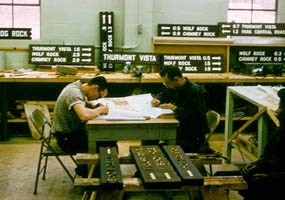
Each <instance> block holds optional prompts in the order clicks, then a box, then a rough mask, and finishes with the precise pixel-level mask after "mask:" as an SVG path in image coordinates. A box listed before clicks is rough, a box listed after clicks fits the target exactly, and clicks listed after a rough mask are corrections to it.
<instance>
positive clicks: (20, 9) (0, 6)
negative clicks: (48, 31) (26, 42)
mask: <svg viewBox="0 0 285 200" xmlns="http://www.w3.org/2000/svg"><path fill="white" fill-rule="evenodd" d="M0 27H1V28H31V29H32V31H31V32H32V39H33V40H38V39H40V0H0Z"/></svg>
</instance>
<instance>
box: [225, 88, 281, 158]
mask: <svg viewBox="0 0 285 200" xmlns="http://www.w3.org/2000/svg"><path fill="white" fill-rule="evenodd" d="M279 89H280V88H279ZM277 90H278V88H272V87H270V86H231V87H228V88H227V99H226V101H227V102H226V122H225V156H226V157H227V158H229V160H230V159H231V149H232V148H233V147H234V146H235V143H233V140H235V139H236V138H237V137H238V135H239V134H240V133H242V132H243V131H244V130H245V129H246V128H247V127H249V126H250V125H251V124H252V123H253V122H255V121H257V148H256V151H257V155H253V154H252V152H248V151H245V150H244V153H246V154H247V156H248V157H250V158H252V159H257V158H259V157H260V156H261V155H262V153H263V150H264V147H265V145H266V143H267V139H268V126H269V125H268V121H269V120H268V117H270V118H271V120H272V121H273V122H274V123H275V125H276V126H278V125H279V121H278V119H277V117H276V115H275V114H274V112H276V110H277V109H278V105H279V97H277ZM237 98H240V99H243V100H245V101H247V102H248V103H250V104H252V105H254V106H256V107H257V112H256V113H255V114H254V115H253V116H252V118H250V119H249V120H248V121H246V122H245V123H244V125H243V126H241V127H240V128H239V129H238V130H236V131H233V110H234V103H235V100H236V99H237ZM238 147H239V146H238ZM239 148H240V147H239ZM241 150H243V149H241Z"/></svg>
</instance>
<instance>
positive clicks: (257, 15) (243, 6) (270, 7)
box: [228, 0, 277, 23]
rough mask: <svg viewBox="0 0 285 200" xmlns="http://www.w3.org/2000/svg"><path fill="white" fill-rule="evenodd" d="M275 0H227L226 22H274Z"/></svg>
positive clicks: (275, 12)
mask: <svg viewBox="0 0 285 200" xmlns="http://www.w3.org/2000/svg"><path fill="white" fill-rule="evenodd" d="M276 14H277V0H229V7H228V22H235V23H275V22H276Z"/></svg>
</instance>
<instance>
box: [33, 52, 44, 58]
mask: <svg viewBox="0 0 285 200" xmlns="http://www.w3.org/2000/svg"><path fill="white" fill-rule="evenodd" d="M44 54H45V53H44V52H32V56H38V57H41V56H43V55H44Z"/></svg>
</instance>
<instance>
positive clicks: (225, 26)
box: [222, 24, 231, 28]
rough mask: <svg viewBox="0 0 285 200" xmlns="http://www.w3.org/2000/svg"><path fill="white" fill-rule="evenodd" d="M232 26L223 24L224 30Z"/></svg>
mask: <svg viewBox="0 0 285 200" xmlns="http://www.w3.org/2000/svg"><path fill="white" fill-rule="evenodd" d="M230 27H231V24H222V28H230Z"/></svg>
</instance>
